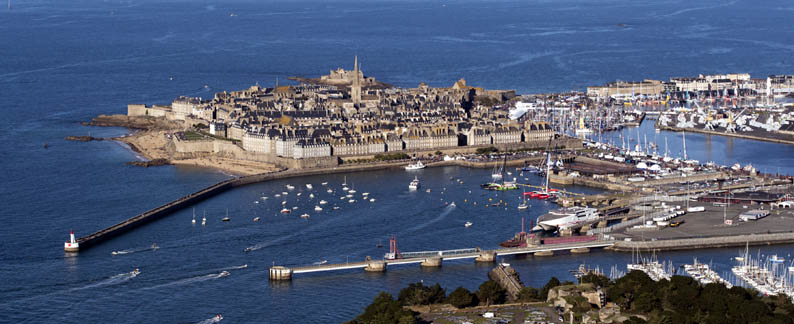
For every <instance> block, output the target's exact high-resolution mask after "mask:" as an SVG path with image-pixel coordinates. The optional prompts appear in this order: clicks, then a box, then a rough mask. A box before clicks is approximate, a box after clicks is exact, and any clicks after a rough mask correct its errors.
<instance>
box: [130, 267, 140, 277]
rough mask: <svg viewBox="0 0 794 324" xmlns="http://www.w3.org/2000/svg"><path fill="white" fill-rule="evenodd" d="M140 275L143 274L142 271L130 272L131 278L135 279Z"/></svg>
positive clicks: (136, 269)
mask: <svg viewBox="0 0 794 324" xmlns="http://www.w3.org/2000/svg"><path fill="white" fill-rule="evenodd" d="M139 274H141V269H138V268H135V270H132V271H130V276H131V277H135V276H137V275H139Z"/></svg>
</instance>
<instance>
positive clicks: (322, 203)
mask: <svg viewBox="0 0 794 324" xmlns="http://www.w3.org/2000/svg"><path fill="white" fill-rule="evenodd" d="M327 203H328V202H327V201H325V200H320V205H325V204H327Z"/></svg>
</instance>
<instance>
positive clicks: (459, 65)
mask: <svg viewBox="0 0 794 324" xmlns="http://www.w3.org/2000/svg"><path fill="white" fill-rule="evenodd" d="M792 14H794V5H792V3H791V2H790V1H731V2H726V1H564V0H563V1H357V2H354V1H242V0H230V1H210V0H202V1H198V0H196V1H187V0H185V1H149V0H144V1H131V0H130V1H112V0H109V1H84V0H75V1H37V0H29V1H20V0H14V1H13V2H12V9H11V10H6V9H5V6H3V9H0V58H2V59H0V98H1V99H0V109H2V110H1V111H2V113H3V118H0V146H1V147H2V149H0V167H2V170H3V172H2V173H0V184H1V185H0V195H1V196H2V201H3V203H2V204H1V205H0V224H2V226H0V242H2V245H0V246H2V248H0V278H2V280H0V313H2V314H4V316H3V320H0V322H6V321H7V322H13V323H27V322H29V323H50V322H56V321H57V322H59V323H107V322H114V323H144V322H149V323H199V322H202V321H204V320H207V319H209V318H211V317H212V316H214V315H215V314H218V313H221V314H223V315H224V317H225V319H224V322H229V323H251V322H258V323H298V322H322V323H325V322H342V321H345V320H349V319H351V318H353V317H354V316H355V315H356V314H358V313H360V312H362V310H363V307H365V306H366V305H367V304H369V302H370V301H371V300H372V298H374V296H375V295H376V294H377V293H378V292H379V291H382V290H385V291H388V292H391V293H397V292H398V291H399V289H400V288H401V287H404V286H406V285H407V284H408V283H411V282H416V281H420V280H422V281H424V282H431V283H432V282H440V283H441V284H442V285H443V286H445V287H447V288H448V289H449V290H452V289H454V288H455V287H457V286H458V285H462V286H464V287H467V288H469V289H475V288H476V287H477V286H478V285H479V283H481V282H482V281H484V280H485V279H486V273H487V271H488V270H489V268H488V266H482V265H475V264H473V263H472V262H468V261H458V262H449V263H446V264H444V266H443V267H442V268H441V269H436V270H423V269H420V268H419V267H418V266H401V267H400V266H397V267H393V268H390V269H389V270H388V271H387V272H386V273H382V274H367V273H363V271H347V272H339V273H325V274H307V275H296V278H295V279H294V280H293V281H291V282H280V283H273V282H269V281H268V278H267V268H268V267H269V266H271V265H273V264H279V265H287V266H295V265H305V264H311V263H313V262H318V261H321V260H328V262H344V261H347V260H350V261H358V260H362V259H363V258H365V257H366V256H372V257H375V258H378V257H381V256H382V255H383V253H385V252H387V250H388V238H389V237H390V236H391V235H392V234H394V235H396V237H397V239H398V245H399V247H400V249H401V250H403V251H416V250H426V249H452V248H466V247H475V246H479V247H482V248H493V247H496V246H497V245H498V243H499V242H500V241H502V240H504V239H506V238H508V237H510V236H511V235H512V234H513V233H514V232H516V231H518V230H519V227H520V223H521V218H526V219H527V220H529V219H532V218H533V217H536V216H537V215H540V214H542V213H544V212H545V211H547V210H548V209H549V208H553V207H554V206H553V205H548V203H546V202H537V201H536V202H533V204H532V208H531V209H530V210H528V211H524V212H518V211H517V210H516V209H515V206H516V205H517V204H518V203H519V201H518V198H517V194H516V193H515V192H512V193H491V192H488V193H486V192H482V191H480V190H479V189H478V188H477V185H478V184H479V183H480V182H482V181H485V180H486V179H487V177H488V174H489V173H490V172H489V171H490V170H472V169H463V168H456V167H449V168H437V169H426V170H422V171H419V172H418V173H417V175H418V176H419V177H420V178H421V180H422V183H423V186H424V187H423V188H429V189H431V192H430V193H428V192H425V191H419V192H414V193H411V192H408V190H407V184H408V182H409V181H410V180H411V179H412V178H413V174H408V173H406V172H403V171H378V172H369V173H351V174H347V175H343V174H339V175H332V176H320V177H306V178H298V179H289V180H283V181H273V182H269V183H263V184H256V185H251V186H248V187H243V188H239V189H236V190H234V191H230V192H226V193H224V194H221V195H219V196H216V197H213V198H212V199H209V200H207V201H204V202H202V203H200V204H198V205H196V206H195V213H196V215H197V217H201V216H202V215H204V213H206V215H207V219H208V222H207V225H206V226H201V225H200V224H198V225H191V219H192V215H193V209H187V210H182V211H179V212H177V213H174V214H173V215H171V216H169V217H167V218H165V219H162V220H160V221H157V222H154V223H151V224H148V225H146V226H144V227H142V228H139V229H136V230H135V231H133V232H130V233H128V234H126V235H123V236H121V237H118V238H116V239H114V240H111V241H108V242H106V243H103V244H101V245H98V246H96V247H95V248H92V249H90V250H87V251H84V252H81V253H79V255H78V256H77V257H70V256H67V255H65V254H64V252H63V248H62V242H63V241H64V240H66V239H67V238H68V233H69V231H70V230H74V231H75V232H76V234H77V235H85V234H88V233H90V232H93V231H95V230H98V229H100V228H103V227H106V226H109V225H112V224H114V223H116V222H119V221H121V220H124V219H126V218H128V217H131V216H133V215H136V214H138V213H140V212H142V211H145V210H147V209H150V208H152V207H155V206H158V205H161V204H163V203H165V202H167V201H170V200H172V199H174V198H177V197H180V196H182V195H184V194H187V193H190V192H192V191H195V190H197V189H200V188H202V187H205V186H208V185H211V184H213V183H215V182H218V181H221V180H224V179H228V178H229V177H230V176H229V175H227V174H224V173H221V172H218V171H215V170H210V169H202V168H191V167H174V166H164V167H156V168H146V169H145V168H137V167H132V166H127V165H125V164H124V163H125V162H128V161H133V160H137V159H140V157H139V156H136V154H135V153H133V152H132V151H131V150H129V148H128V147H125V146H124V145H122V144H120V143H117V142H112V141H102V142H85V143H84V142H69V141H65V140H64V137H66V136H68V135H89V134H90V135H92V136H102V137H107V136H118V135H123V134H126V133H129V132H130V130H127V129H118V128H96V127H86V126H81V125H80V124H79V123H80V122H82V121H87V120H90V119H91V118H92V117H94V116H96V115H98V114H118V113H125V112H126V105H127V104H128V103H146V104H167V103H169V102H170V101H171V100H173V98H175V97H176V96H179V95H188V96H200V97H205V98H208V97H211V96H212V95H213V93H214V92H218V91H224V90H232V89H241V88H246V87H249V86H250V85H252V84H256V83H259V84H261V85H263V86H272V85H273V84H274V83H275V82H276V79H279V80H280V81H279V82H281V83H282V84H284V83H286V82H287V80H286V78H287V77H288V76H295V75H299V76H308V77H317V76H319V75H322V74H326V73H327V71H328V70H331V69H336V68H337V67H343V68H348V69H349V68H352V64H353V57H354V56H356V55H357V56H358V58H359V62H361V64H362V68H363V71H364V73H365V74H366V75H369V76H373V77H375V78H376V79H378V80H381V81H384V82H388V83H391V84H394V85H397V86H402V87H414V86H416V85H417V84H419V83H420V82H426V83H428V84H429V85H431V86H450V85H452V84H453V83H454V82H455V81H457V80H458V79H460V78H465V79H466V80H467V82H468V84H470V85H474V86H481V87H485V88H492V89H493V88H496V89H516V90H517V91H518V92H519V93H537V92H552V91H567V90H572V89H576V90H582V89H583V88H584V87H585V86H587V85H594V84H601V83H604V82H608V81H614V80H641V79H643V78H653V79H667V78H669V77H671V76H691V75H696V74H698V73H703V74H707V73H727V72H747V73H751V74H752V75H753V76H755V77H765V76H767V75H769V74H792V73H794V71H792V63H794V57H793V56H792V53H794V30H793V29H791V28H789V26H788V25H789V21H790V18H791V17H792ZM640 130H641V131H642V132H644V133H648V137H649V140H650V137H652V136H657V137H658V139H657V142H659V143H660V145H661V143H662V142H661V141H662V139H661V138H662V137H668V141H669V144H670V146H671V147H670V151H671V152H673V153H679V152H680V148H678V149H676V148H674V147H673V145H680V144H679V143H680V140H679V138H680V134H672V133H666V132H662V133H660V134H655V133H653V131H652V127H650V126H649V125H643V127H641V128H640ZM627 132H628V133H627V136H629V135H630V136H634V135H635V134H634V132H635V131H634V130H629V131H627ZM687 141H688V143H687V147H688V153H689V155H690V156H692V157H694V158H696V159H700V160H701V161H708V160H711V161H715V162H718V163H724V164H733V163H736V162H738V163H741V164H742V165H745V164H747V163H752V164H753V165H755V166H756V167H757V168H759V169H761V170H762V171H765V172H771V173H775V172H780V173H794V167H792V165H794V163H792V162H794V161H792V159H794V148H792V146H786V145H780V144H773V143H762V142H754V141H747V140H740V139H728V138H724V137H718V136H710V137H709V136H703V135H697V134H691V135H687ZM45 144H47V145H48V148H45V147H44V145H45ZM345 177H346V179H347V182H348V183H349V184H351V185H352V186H353V187H354V188H355V189H356V190H357V191H358V193H357V194H356V195H357V196H358V195H360V193H363V192H369V193H370V195H371V196H372V197H373V198H375V199H376V202H374V203H370V202H368V201H364V200H363V199H360V197H359V198H357V200H358V201H357V202H355V203H348V202H347V201H346V200H341V199H339V198H338V196H339V194H338V192H339V191H338V190H339V189H340V187H341V185H340V184H341V183H342V182H343V181H344V180H345ZM450 178H453V179H458V178H460V179H462V180H463V181H464V184H463V185H461V184H459V183H458V182H457V181H455V180H450ZM527 178H528V180H527V181H530V182H533V183H538V182H539V181H540V179H538V178H536V177H533V176H532V177H531V176H527ZM321 182H328V187H332V188H333V189H335V190H337V191H336V193H334V194H328V193H327V192H325V189H327V188H326V187H324V186H321V185H320V183H321ZM306 183H311V184H313V186H314V189H313V191H309V190H308V189H306V187H305V186H304V184H306ZM286 184H292V185H295V186H296V187H297V189H295V190H294V191H291V192H289V194H288V195H287V196H286V197H284V196H282V197H279V198H276V197H274V195H275V194H281V192H283V191H287V190H286V189H285V185H286ZM568 189H569V190H573V191H579V192H594V191H593V190H592V189H586V188H568ZM298 192H301V193H302V195H301V196H298V195H297V193H298ZM310 193H313V194H315V195H316V198H315V199H314V200H311V199H309V197H308V195H309V194H310ZM263 196H267V197H268V198H269V199H267V200H263V199H262V198H261V197H263ZM317 199H325V200H328V201H329V204H328V205H327V206H329V207H330V206H333V205H337V206H339V207H340V208H339V210H331V208H328V207H326V210H324V211H323V212H314V211H313V210H312V208H313V206H314V205H315V204H316V200H317ZM489 199H490V200H491V201H493V200H503V201H504V202H506V203H507V206H508V207H507V208H506V209H505V208H489V207H484V205H485V204H486V203H487V202H488V201H489ZM255 201H256V203H255ZM282 201H286V202H287V206H290V207H292V206H296V207H298V208H299V209H298V210H296V212H293V213H292V214H290V215H287V216H285V215H281V214H280V213H278V210H280V209H281V202H282ZM452 201H454V202H456V204H457V207H449V206H447V205H446V203H449V202H452ZM475 202H477V203H478V204H477V205H474V203H475ZM227 210H228V214H229V216H230V218H231V221H230V222H228V223H224V222H221V221H220V218H222V217H224V216H225V215H226V213H227ZM302 213H309V214H310V215H311V218H309V219H308V220H304V219H300V218H299V217H298V215H299V214H302ZM253 217H260V218H261V220H260V221H259V222H256V223H255V222H253V221H252V218H253ZM466 221H471V222H472V223H474V225H473V226H472V227H470V228H465V227H464V226H463V224H464V223H465V222H466ZM379 242H380V243H382V244H383V245H384V246H386V247H387V248H386V249H384V248H378V247H377V245H378V243H379ZM153 243H155V244H157V245H158V246H159V247H160V248H159V249H157V250H152V249H150V248H149V247H150V246H151V245H152V244H153ZM247 247H254V248H256V249H255V251H252V252H249V253H244V252H243V250H244V249H245V248H247ZM790 248H791V246H779V247H764V248H762V250H761V253H778V254H780V255H781V256H785V257H788V253H790V252H788V251H789V249H790ZM113 251H121V252H122V254H117V255H112V253H111V252H113ZM736 253H738V252H737V251H736V250H735V249H714V250H700V251H686V252H676V253H664V254H661V255H660V256H659V257H660V259H662V260H671V261H673V262H675V263H682V262H689V261H691V258H692V257H693V256H697V257H698V258H699V259H700V260H702V261H713V264H714V266H715V267H716V268H717V269H718V270H719V271H722V272H725V271H727V270H728V269H729V266H730V263H729V261H730V260H729V258H730V257H731V256H733V255H735V254H736ZM629 259H630V255H626V254H620V253H610V252H594V253H591V254H589V255H564V256H558V257H554V258H547V259H535V258H532V257H529V258H508V259H507V262H509V263H511V264H512V265H513V266H514V267H516V269H517V270H518V271H519V273H520V274H521V276H522V279H523V281H524V282H525V283H527V284H530V285H534V286H539V285H542V284H543V283H545V282H546V281H547V280H548V279H549V278H550V277H551V276H558V277H561V279H572V277H571V276H570V275H568V270H570V269H574V268H576V267H577V266H578V265H579V264H581V263H587V264H590V265H593V266H599V267H601V268H602V269H609V268H610V267H611V266H612V265H614V264H617V265H620V266H623V265H625V263H626V261H628V260H629ZM243 265H247V267H243ZM135 268H139V269H140V271H141V273H140V274H139V275H137V276H132V275H130V271H132V270H133V269H135ZM222 271H228V272H229V273H230V275H229V276H226V277H221V276H219V274H220V273H221V272H222Z"/></svg>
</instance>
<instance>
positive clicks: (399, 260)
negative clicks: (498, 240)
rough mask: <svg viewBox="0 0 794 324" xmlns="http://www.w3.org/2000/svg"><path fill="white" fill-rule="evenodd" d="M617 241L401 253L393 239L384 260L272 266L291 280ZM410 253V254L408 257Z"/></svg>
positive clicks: (276, 276)
mask: <svg viewBox="0 0 794 324" xmlns="http://www.w3.org/2000/svg"><path fill="white" fill-rule="evenodd" d="M614 244H615V241H613V240H595V241H587V242H574V243H564V244H542V245H536V246H527V247H518V248H503V249H495V250H481V249H479V248H471V249H457V250H443V251H421V252H406V253H400V252H399V251H398V250H396V243H394V242H392V249H391V251H390V252H389V253H388V254H386V256H385V257H384V258H383V259H382V260H365V261H360V262H345V263H337V264H319V265H309V266H303V267H295V268H288V267H284V266H273V267H271V268H270V279H271V280H290V279H292V275H295V274H303V273H312V272H328V271H341V270H350V269H364V271H368V272H383V271H386V268H387V267H389V266H396V265H404V264H416V263H419V264H420V265H421V266H423V267H440V266H441V264H442V263H443V261H452V260H463V259H474V260H475V261H476V262H495V261H496V257H499V256H508V255H522V254H534V255H537V256H549V255H553V254H554V252H556V251H571V252H572V253H585V252H589V251H590V249H593V248H605V247H609V246H612V245H614ZM406 256H407V257H406Z"/></svg>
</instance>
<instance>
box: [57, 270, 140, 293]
mask: <svg viewBox="0 0 794 324" xmlns="http://www.w3.org/2000/svg"><path fill="white" fill-rule="evenodd" d="M138 274H140V271H137V269H136V271H130V272H125V273H120V274H117V275H114V276H112V277H110V278H107V279H105V280H101V281H98V282H95V283H92V284H89V285H86V286H83V287H77V288H72V289H70V291H76V290H84V289H91V288H99V287H105V286H112V285H118V284H122V283H125V282H127V281H129V280H131V279H132V278H135V277H137V276H138Z"/></svg>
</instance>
